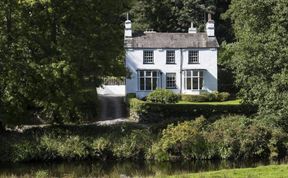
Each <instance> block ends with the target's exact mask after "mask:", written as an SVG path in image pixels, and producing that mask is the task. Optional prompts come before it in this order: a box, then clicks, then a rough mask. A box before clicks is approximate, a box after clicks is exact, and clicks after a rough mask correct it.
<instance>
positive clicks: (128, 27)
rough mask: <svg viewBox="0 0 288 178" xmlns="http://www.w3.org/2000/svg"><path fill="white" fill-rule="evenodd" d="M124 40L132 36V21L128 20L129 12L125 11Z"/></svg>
mask: <svg viewBox="0 0 288 178" xmlns="http://www.w3.org/2000/svg"><path fill="white" fill-rule="evenodd" d="M124 35H125V37H124V38H125V40H126V39H131V38H132V22H131V20H129V14H128V13H127V20H126V21H125V33H124Z"/></svg>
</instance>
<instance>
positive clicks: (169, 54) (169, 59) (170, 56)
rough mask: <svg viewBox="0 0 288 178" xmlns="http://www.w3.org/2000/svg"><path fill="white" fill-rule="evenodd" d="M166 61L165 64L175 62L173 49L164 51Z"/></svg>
mask: <svg viewBox="0 0 288 178" xmlns="http://www.w3.org/2000/svg"><path fill="white" fill-rule="evenodd" d="M166 63H167V64H175V51H167V52H166Z"/></svg>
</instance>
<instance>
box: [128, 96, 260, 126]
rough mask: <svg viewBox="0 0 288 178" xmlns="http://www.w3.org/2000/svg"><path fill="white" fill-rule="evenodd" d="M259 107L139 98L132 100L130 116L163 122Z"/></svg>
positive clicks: (252, 111) (249, 112)
mask: <svg viewBox="0 0 288 178" xmlns="http://www.w3.org/2000/svg"><path fill="white" fill-rule="evenodd" d="M256 112H257V107H255V106H251V105H244V104H243V105H209V104H201V105H199V104H155V103H147V102H144V101H141V100H138V99H132V100H131V102H130V118H131V119H135V120H138V121H140V122H153V123H155V122H161V121H163V120H167V119H173V118H190V119H193V118H196V117H199V116H201V115H203V116H204V117H206V118H208V117H210V116H215V115H223V114H241V115H248V116H249V115H252V114H255V113H256Z"/></svg>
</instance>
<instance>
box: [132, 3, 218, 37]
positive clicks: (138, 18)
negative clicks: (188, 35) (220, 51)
mask: <svg viewBox="0 0 288 178" xmlns="http://www.w3.org/2000/svg"><path fill="white" fill-rule="evenodd" d="M208 12H210V13H214V12H215V1H214V0H208V1H207V0H206V1H203V0H200V1H198V0H182V1H170V0H164V1H157V0H140V1H137V2H136V4H135V5H134V6H133V8H132V10H131V14H132V17H133V21H134V22H135V23H134V29H135V30H136V31H143V30H146V29H154V30H156V31H158V32H184V31H187V30H188V28H189V27H190V22H194V24H196V26H197V27H198V29H200V30H202V31H203V29H204V26H205V23H206V20H204V16H205V13H208Z"/></svg>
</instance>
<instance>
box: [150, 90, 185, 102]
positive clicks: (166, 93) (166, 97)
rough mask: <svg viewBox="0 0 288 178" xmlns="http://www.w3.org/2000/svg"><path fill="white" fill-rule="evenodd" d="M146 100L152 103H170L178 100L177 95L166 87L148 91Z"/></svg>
mask: <svg viewBox="0 0 288 178" xmlns="http://www.w3.org/2000/svg"><path fill="white" fill-rule="evenodd" d="M147 101H148V102H152V103H161V104H172V103H177V102H178V101H179V96H178V95H177V94H175V93H173V92H172V91H170V90H167V89H156V90H154V91H153V92H151V93H149V95H148V96H147Z"/></svg>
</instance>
